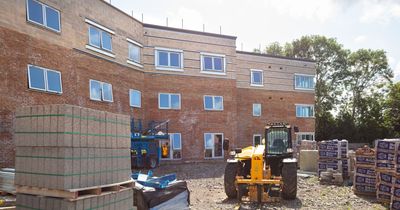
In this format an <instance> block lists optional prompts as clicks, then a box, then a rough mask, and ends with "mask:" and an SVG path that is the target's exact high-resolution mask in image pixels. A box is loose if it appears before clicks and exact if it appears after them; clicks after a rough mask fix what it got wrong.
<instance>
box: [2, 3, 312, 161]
mask: <svg viewBox="0 0 400 210" xmlns="http://www.w3.org/2000/svg"><path fill="white" fill-rule="evenodd" d="M0 11H1V12H0V67H1V74H0V81H1V83H0V167H8V166H13V165H14V155H15V152H14V148H15V145H14V129H15V110H16V107H18V106H22V105H36V104H64V103H65V104H73V105H79V106H83V107H89V108H93V109H99V110H104V111H108V112H114V113H121V114H127V115H130V116H132V117H134V118H136V119H143V120H144V121H145V122H149V121H152V120H156V121H161V120H168V119H169V120H170V123H169V132H170V133H172V134H173V135H171V140H170V141H169V147H170V154H169V155H168V156H167V157H164V158H163V159H166V161H167V160H168V161H169V160H174V161H176V162H179V161H192V160H194V161H198V160H207V161H213V160H216V159H221V158H223V157H224V155H226V154H224V152H223V151H222V143H221V142H222V139H224V138H228V139H229V140H230V145H231V147H232V148H234V147H243V146H248V145H252V144H253V143H254V141H256V142H259V136H258V135H259V134H261V135H262V136H263V128H264V126H265V124H266V123H267V122H287V123H290V124H291V125H295V126H298V127H299V130H300V133H298V134H296V133H294V134H293V139H296V138H314V129H315V119H314V117H313V116H314V96H315V93H314V89H313V86H314V79H313V78H314V75H315V66H314V62H312V61H309V60H301V59H290V58H284V57H276V56H269V55H261V54H255V53H249V52H241V51H237V50H236V37H234V36H228V35H220V34H211V33H204V32H197V31H191V30H185V29H177V28H170V27H164V26H157V25H151V24H145V23H141V22H139V21H137V20H136V19H134V18H132V17H130V16H129V15H127V14H125V13H123V12H121V11H120V10H119V9H117V8H115V7H113V6H111V5H109V4H108V3H106V2H104V1H102V0H90V1H78V0H70V1H56V0H41V1H37V0H15V1H0ZM110 17H112V18H110ZM57 21H58V22H57ZM57 23H59V25H57ZM54 28H55V29H57V30H54ZM163 143H165V142H163ZM166 161H165V162H166Z"/></svg>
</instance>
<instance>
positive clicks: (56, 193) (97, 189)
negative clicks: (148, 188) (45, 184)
mask: <svg viewBox="0 0 400 210" xmlns="http://www.w3.org/2000/svg"><path fill="white" fill-rule="evenodd" d="M133 186H134V182H133V180H129V181H125V182H119V183H113V184H107V185H100V186H93V187H85V188H79V189H69V190H58V189H48V188H40V187H31V186H21V185H17V186H16V191H17V193H24V194H30V195H41V196H49V197H57V198H66V199H69V200H77V199H79V198H81V197H85V198H86V197H88V196H97V195H102V194H105V193H111V192H119V191H121V190H124V189H127V188H132V187H133Z"/></svg>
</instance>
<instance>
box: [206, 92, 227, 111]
mask: <svg viewBox="0 0 400 210" xmlns="http://www.w3.org/2000/svg"><path fill="white" fill-rule="evenodd" d="M206 97H212V104H213V108H211V109H209V108H207V107H206ZM216 97H221V99H222V100H221V101H222V107H221V109H216V108H215V98H216ZM203 104H204V110H207V111H224V96H215V95H204V96H203Z"/></svg>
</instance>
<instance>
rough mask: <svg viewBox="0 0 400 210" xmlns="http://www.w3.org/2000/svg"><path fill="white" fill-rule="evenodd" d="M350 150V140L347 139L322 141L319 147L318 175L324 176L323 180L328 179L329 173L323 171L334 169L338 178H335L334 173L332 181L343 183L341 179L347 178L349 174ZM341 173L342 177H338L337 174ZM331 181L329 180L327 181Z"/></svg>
mask: <svg viewBox="0 0 400 210" xmlns="http://www.w3.org/2000/svg"><path fill="white" fill-rule="evenodd" d="M347 151H348V142H347V140H336V139H335V140H329V141H321V142H320V144H319V148H318V155H319V157H318V175H319V176H320V177H321V175H323V176H327V175H328V177H324V178H323V179H321V181H322V180H324V181H323V182H324V183H325V181H328V179H329V177H330V176H329V173H328V174H326V173H324V174H322V172H326V171H328V169H330V170H332V171H333V174H335V177H336V179H333V174H332V183H334V184H341V183H339V182H340V181H341V182H343V179H345V178H347V177H348V175H349V161H348V156H347ZM338 173H340V174H341V176H342V179H338V178H337V176H338V175H337V174H338ZM327 183H329V182H327Z"/></svg>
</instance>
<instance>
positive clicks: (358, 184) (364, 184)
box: [353, 146, 377, 195]
mask: <svg viewBox="0 0 400 210" xmlns="http://www.w3.org/2000/svg"><path fill="white" fill-rule="evenodd" d="M355 159H356V161H355V166H354V168H355V170H354V171H355V174H354V180H353V182H354V187H353V190H354V192H355V193H358V194H364V195H375V193H376V183H377V178H376V171H375V150H374V149H371V148H369V147H368V146H364V147H362V148H359V149H357V150H356V151H355ZM357 160H358V161H357ZM365 160H367V161H365Z"/></svg>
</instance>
